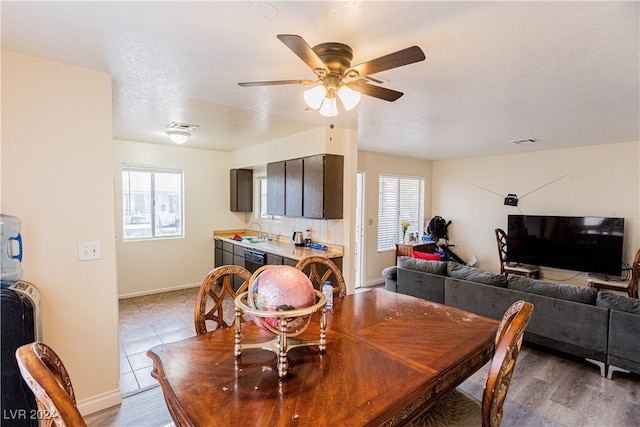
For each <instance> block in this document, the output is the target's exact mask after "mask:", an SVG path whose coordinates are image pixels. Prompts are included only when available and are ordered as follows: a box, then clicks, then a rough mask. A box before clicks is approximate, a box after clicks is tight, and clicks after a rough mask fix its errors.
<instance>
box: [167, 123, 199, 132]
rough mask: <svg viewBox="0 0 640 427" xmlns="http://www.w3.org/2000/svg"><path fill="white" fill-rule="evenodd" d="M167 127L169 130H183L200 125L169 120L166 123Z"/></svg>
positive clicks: (192, 128) (190, 129) (189, 129)
mask: <svg viewBox="0 0 640 427" xmlns="http://www.w3.org/2000/svg"><path fill="white" fill-rule="evenodd" d="M167 127H168V128H169V129H171V130H184V131H187V132H188V131H192V130H194V129H195V128H197V127H200V126H198V125H189V124H186V123H180V122H171V123H169V124H168V125H167Z"/></svg>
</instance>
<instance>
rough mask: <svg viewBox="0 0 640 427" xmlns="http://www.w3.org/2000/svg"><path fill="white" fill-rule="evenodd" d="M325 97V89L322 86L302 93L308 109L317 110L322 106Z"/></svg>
mask: <svg viewBox="0 0 640 427" xmlns="http://www.w3.org/2000/svg"><path fill="white" fill-rule="evenodd" d="M326 95H327V88H326V87H324V85H318V86H315V87H312V88H311V89H308V90H305V91H304V94H303V96H304V102H306V103H307V105H308V106H309V108H312V109H314V110H317V109H318V108H320V106H321V105H322V101H323V100H324V97H325V96H326Z"/></svg>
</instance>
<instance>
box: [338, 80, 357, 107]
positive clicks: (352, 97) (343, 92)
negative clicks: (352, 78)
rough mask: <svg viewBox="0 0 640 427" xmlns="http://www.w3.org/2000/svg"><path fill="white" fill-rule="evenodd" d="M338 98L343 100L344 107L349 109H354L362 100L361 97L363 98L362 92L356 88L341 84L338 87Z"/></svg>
mask: <svg viewBox="0 0 640 427" xmlns="http://www.w3.org/2000/svg"><path fill="white" fill-rule="evenodd" d="M338 98H340V101H342V105H344V109H345V110H347V111H349V110H351V109H353V108H354V107H355V106H356V105H358V102H360V98H362V94H361V93H360V92H358V91H356V90H353V89H351V88H350V87H349V86H347V85H342V86H340V89H338Z"/></svg>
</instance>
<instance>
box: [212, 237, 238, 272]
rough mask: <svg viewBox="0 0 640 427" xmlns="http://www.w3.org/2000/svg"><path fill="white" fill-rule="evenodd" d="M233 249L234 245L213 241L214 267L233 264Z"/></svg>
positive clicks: (218, 240) (217, 240)
mask: <svg viewBox="0 0 640 427" xmlns="http://www.w3.org/2000/svg"><path fill="white" fill-rule="evenodd" d="M233 247H234V245H233V244H231V243H228V242H224V241H222V240H220V239H216V240H215V260H214V265H215V266H216V267H220V266H221V265H232V264H233Z"/></svg>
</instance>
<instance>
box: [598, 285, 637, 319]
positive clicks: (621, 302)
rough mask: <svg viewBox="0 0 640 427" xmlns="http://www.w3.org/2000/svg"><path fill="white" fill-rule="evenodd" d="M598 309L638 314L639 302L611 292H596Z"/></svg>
mask: <svg viewBox="0 0 640 427" xmlns="http://www.w3.org/2000/svg"><path fill="white" fill-rule="evenodd" d="M596 305H597V306H598V307H605V308H608V309H610V310H618V311H626V312H627V313H633V314H640V300H639V299H635V298H629V297H627V296H624V295H618V294H614V293H613V292H602V291H601V292H598V298H597V299H596Z"/></svg>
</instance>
